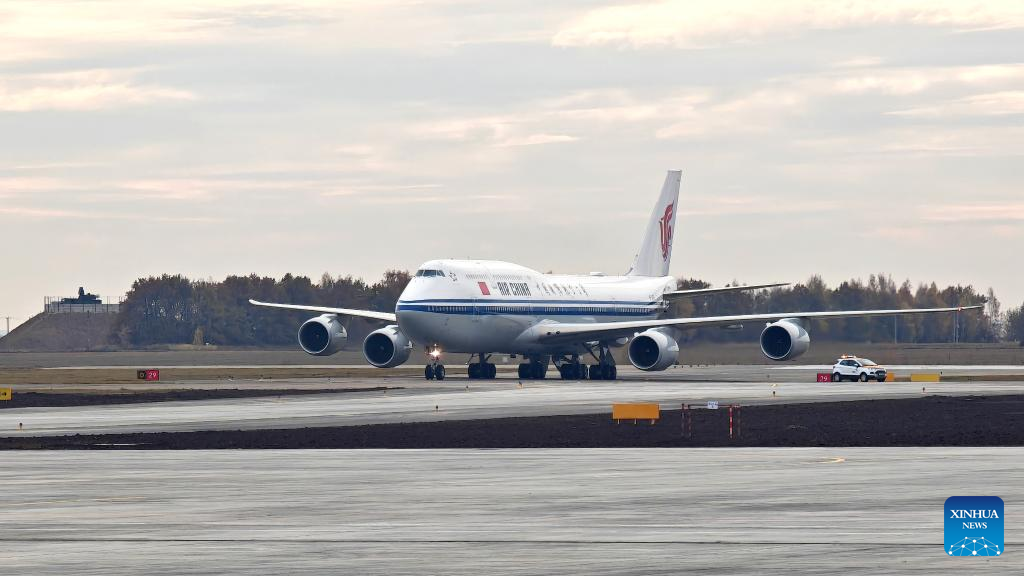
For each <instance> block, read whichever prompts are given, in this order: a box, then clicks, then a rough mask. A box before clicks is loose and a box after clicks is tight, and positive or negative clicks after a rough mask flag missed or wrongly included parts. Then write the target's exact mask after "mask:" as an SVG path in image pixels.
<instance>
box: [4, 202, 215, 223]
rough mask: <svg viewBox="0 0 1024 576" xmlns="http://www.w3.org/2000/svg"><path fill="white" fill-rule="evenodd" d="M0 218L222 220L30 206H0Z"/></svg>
mask: <svg viewBox="0 0 1024 576" xmlns="http://www.w3.org/2000/svg"><path fill="white" fill-rule="evenodd" d="M0 216H14V217H17V218H30V219H33V220H112V221H132V222H142V223H151V222H159V223H170V224H215V223H218V222H223V219H221V218H210V217H205V216H180V217H178V216H154V215H152V214H128V213H124V212H90V211H84V210H59V209H54V208H35V207H31V206H0Z"/></svg>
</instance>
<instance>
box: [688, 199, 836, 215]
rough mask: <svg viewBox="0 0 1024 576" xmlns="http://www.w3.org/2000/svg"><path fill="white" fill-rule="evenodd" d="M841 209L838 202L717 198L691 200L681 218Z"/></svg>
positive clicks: (801, 212)
mask: <svg viewBox="0 0 1024 576" xmlns="http://www.w3.org/2000/svg"><path fill="white" fill-rule="evenodd" d="M842 208H843V203H841V202H838V201H806V202H792V203H780V202H775V201H773V200H772V199H771V198H767V197H752V196H719V197H714V198H700V197H698V198H691V200H690V202H689V203H688V204H687V205H686V206H685V207H684V208H683V210H682V211H680V213H679V214H680V215H681V216H702V217H706V216H739V215H751V214H818V213H824V212H834V211H836V210H840V209H842Z"/></svg>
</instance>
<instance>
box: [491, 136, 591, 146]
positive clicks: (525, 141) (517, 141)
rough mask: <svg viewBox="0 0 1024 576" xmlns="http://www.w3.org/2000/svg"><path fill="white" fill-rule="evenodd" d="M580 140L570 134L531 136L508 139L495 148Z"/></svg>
mask: <svg viewBox="0 0 1024 576" xmlns="http://www.w3.org/2000/svg"><path fill="white" fill-rule="evenodd" d="M577 140H579V138H577V137H575V136H569V135H568V134H529V135H527V136H518V137H513V138H506V139H505V140H502V141H500V142H498V143H496V144H495V146H536V145H539V144H556V143H560V142H575V141H577Z"/></svg>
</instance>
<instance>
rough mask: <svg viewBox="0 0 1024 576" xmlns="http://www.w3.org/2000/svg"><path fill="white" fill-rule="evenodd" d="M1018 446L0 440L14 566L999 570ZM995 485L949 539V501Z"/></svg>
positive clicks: (1022, 557) (1022, 471)
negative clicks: (982, 530)
mask: <svg viewBox="0 0 1024 576" xmlns="http://www.w3.org/2000/svg"><path fill="white" fill-rule="evenodd" d="M1022 461H1024V449H1019V448H953V449H950V448H942V449H920V448H888V449H849V448H847V449H701V450H679V449H668V450H628V449H627V450H610V449H590V450H461V451H460V450H409V451H404V450H400V451H387V450H383V451H379V450H365V451H333V450H318V451H302V450H295V451H186V452H161V451H143V452H29V453H5V454H3V455H2V464H3V465H2V466H0V485H2V486H3V490H0V526H3V527H4V529H3V530H2V531H0V566H3V572H4V573H10V574H40V575H46V574H61V575H63V574H67V573H76V574H138V573H162V574H185V573H187V574H268V573H288V574H327V573H350V574H416V575H421V574H467V575H470V574H471V575H474V576H475V575H479V574H543V573H547V574H677V573H681V572H683V571H687V570H688V571H707V572H709V573H714V574H753V573H757V574H792V573H842V574H904V573H915V574H943V573H950V574H952V573H956V574H963V573H972V574H1007V573H1020V572H1021V571H1022V570H1024V554H1021V553H1018V547H1019V545H1020V543H1021V540H1022V537H1024V528H1022V526H1024V524H1022V523H1021V522H1020V521H1019V519H1020V518H1021V517H1024V507H1022V505H1021V503H1022V502H1024V467H1022V466H1021V462H1022ZM973 494H983V495H998V496H1001V497H1002V498H1003V500H1004V501H1005V502H1006V511H1005V517H1006V526H1007V531H1006V544H1005V547H1006V550H1007V552H1006V554H1005V555H1003V556H1001V557H998V558H989V559H981V558H950V557H947V556H946V555H945V554H944V552H943V545H942V541H943V537H942V526H943V516H944V514H943V502H944V501H945V499H946V498H947V497H948V496H951V495H973Z"/></svg>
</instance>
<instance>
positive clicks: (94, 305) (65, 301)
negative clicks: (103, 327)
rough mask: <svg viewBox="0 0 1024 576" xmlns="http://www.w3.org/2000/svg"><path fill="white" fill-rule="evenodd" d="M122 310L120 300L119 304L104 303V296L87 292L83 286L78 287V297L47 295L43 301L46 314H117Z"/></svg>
mask: <svg viewBox="0 0 1024 576" xmlns="http://www.w3.org/2000/svg"><path fill="white" fill-rule="evenodd" d="M120 310H121V303H120V302H118V303H117V304H109V303H107V304H104V303H103V299H102V298H100V297H99V296H97V295H96V294H90V293H87V292H86V291H85V288H81V287H80V288H79V289H78V297H77V298H61V297H59V296H47V297H46V298H45V299H44V301H43V312H45V313H46V314H71V313H92V314H117V313H118V312H119V311H120Z"/></svg>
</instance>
